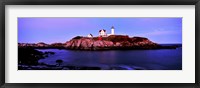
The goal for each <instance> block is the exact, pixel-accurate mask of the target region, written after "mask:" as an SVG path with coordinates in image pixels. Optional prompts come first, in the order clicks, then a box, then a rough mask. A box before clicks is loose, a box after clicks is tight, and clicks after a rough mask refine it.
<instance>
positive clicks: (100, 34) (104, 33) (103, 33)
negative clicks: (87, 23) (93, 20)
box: [99, 29, 107, 37]
mask: <svg viewBox="0 0 200 88" xmlns="http://www.w3.org/2000/svg"><path fill="white" fill-rule="evenodd" d="M99 36H102V37H107V34H106V30H105V29H101V30H99Z"/></svg>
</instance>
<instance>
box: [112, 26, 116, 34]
mask: <svg viewBox="0 0 200 88" xmlns="http://www.w3.org/2000/svg"><path fill="white" fill-rule="evenodd" d="M114 34H115V28H114V27H113V26H112V27H111V35H114Z"/></svg>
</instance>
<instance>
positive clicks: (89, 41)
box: [64, 35, 164, 50]
mask: <svg viewBox="0 0 200 88" xmlns="http://www.w3.org/2000/svg"><path fill="white" fill-rule="evenodd" d="M64 47H65V48H67V49H73V50H114V49H120V50H123V49H124V50H127V49H159V48H164V47H162V46H160V45H158V44H157V43H154V42H152V41H150V40H149V39H147V38H144V37H132V38H130V37H128V36H125V35H111V36H108V37H102V38H101V40H100V39H98V37H94V38H88V37H80V36H77V37H75V38H73V39H71V40H70V41H67V42H66V43H65V44H64Z"/></svg>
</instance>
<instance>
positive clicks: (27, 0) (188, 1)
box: [0, 0, 200, 88]
mask: <svg viewBox="0 0 200 88" xmlns="http://www.w3.org/2000/svg"><path fill="white" fill-rule="evenodd" d="M6 5H195V83H92V84H90V83H56V84H49V83H19V84H18V83H5V76H6V74H5V6H6ZM0 10H1V11H0V14H1V15H0V33H1V34H0V36H1V38H0V48H1V49H0V57H1V59H0V80H1V81H0V87H2V88H27V87H28V88H44V87H47V88H83V87H85V88H94V87H96V88H110V87H114V88H124V87H125V88H147V87H148V88H161V87H164V88H199V87H200V80H199V74H200V73H199V71H200V69H199V67H200V65H199V64H200V60H199V59H200V58H199V54H198V52H199V50H200V48H199V44H200V43H199V42H200V41H199V37H200V31H199V30H200V25H199V23H200V0H0ZM172 80H173V79H172Z"/></svg>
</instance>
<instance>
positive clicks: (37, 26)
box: [18, 18, 182, 43]
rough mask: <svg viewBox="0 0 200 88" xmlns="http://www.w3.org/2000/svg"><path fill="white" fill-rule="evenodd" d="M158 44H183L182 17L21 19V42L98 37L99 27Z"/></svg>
mask: <svg viewBox="0 0 200 88" xmlns="http://www.w3.org/2000/svg"><path fill="white" fill-rule="evenodd" d="M111 26H114V27H115V34H117V35H129V37H134V36H141V37H147V38H148V39H150V40H151V41H153V42H156V43H182V18H18V42H19V43H38V42H45V43H55V42H62V43H64V42H66V41H69V40H70V39H71V38H73V37H75V36H78V35H79V36H87V35H88V34H90V33H91V34H93V35H94V36H98V31H99V30H100V29H106V30H107V33H110V32H111V30H110V29H111Z"/></svg>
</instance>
